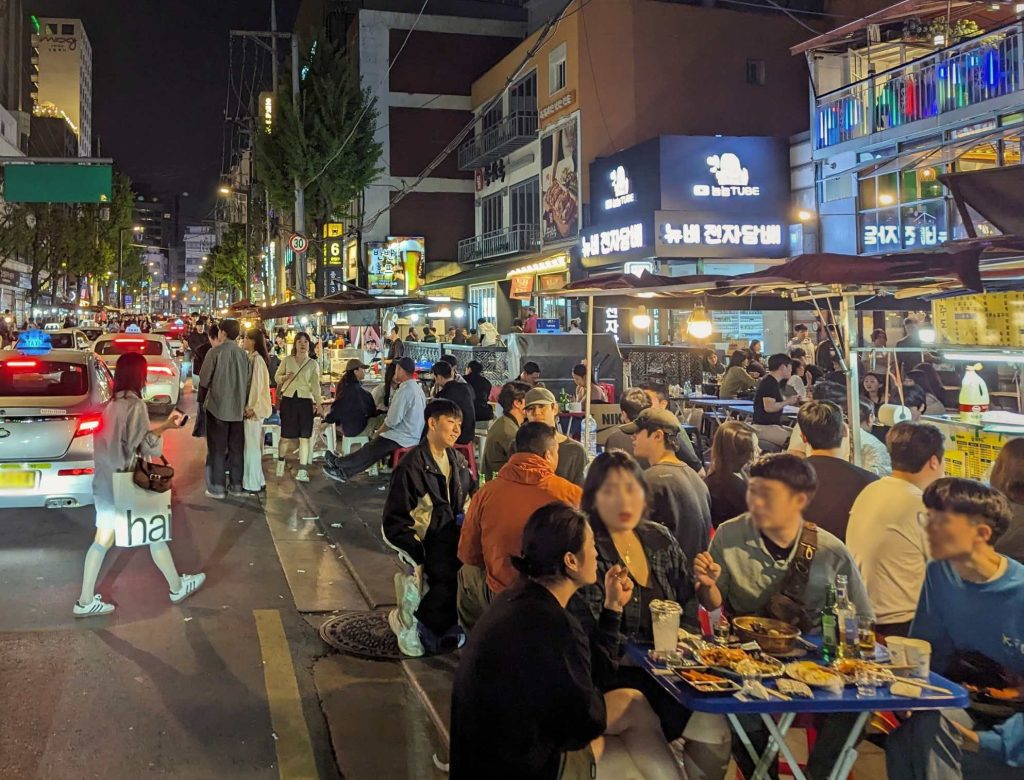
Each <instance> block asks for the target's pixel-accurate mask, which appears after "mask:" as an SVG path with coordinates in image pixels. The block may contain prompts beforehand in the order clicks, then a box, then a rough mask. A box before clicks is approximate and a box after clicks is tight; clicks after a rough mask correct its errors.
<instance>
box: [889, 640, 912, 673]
mask: <svg viewBox="0 0 1024 780" xmlns="http://www.w3.org/2000/svg"><path fill="white" fill-rule="evenodd" d="M906 642H907V640H906V639H904V638H903V637H901V636H890V637H888V638H887V639H886V640H885V646H886V648H888V650H889V657H890V658H891V659H892V665H893V666H907V664H908V661H907V645H906Z"/></svg>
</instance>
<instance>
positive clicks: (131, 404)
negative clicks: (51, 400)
mask: <svg viewBox="0 0 1024 780" xmlns="http://www.w3.org/2000/svg"><path fill="white" fill-rule="evenodd" d="M145 384H146V358H144V357H143V356H142V355H141V354H140V353H138V352H127V353H125V354H123V355H121V357H119V358H118V359H117V366H116V368H115V370H114V397H113V399H112V400H111V401H110V403H109V404H107V405H106V406H105V407H104V409H103V417H102V418H101V420H100V426H99V428H98V429H97V430H96V433H95V434H93V460H94V469H95V470H94V471H93V494H94V499H95V507H96V536H95V538H94V539H93V543H92V545H91V546H90V547H89V550H88V551H87V552H86V554H85V570H84V572H83V573H82V592H81V594H80V595H79V597H78V601H76V602H75V606H74V608H73V609H72V612H73V614H74V616H75V617H79V618H84V617H95V616H98V615H109V614H110V613H111V612H113V611H114V605H113V604H111V603H109V602H106V601H104V600H103V599H102V598H101V597H100V596H99V595H97V593H96V579H97V577H98V576H99V573H100V568H101V567H102V566H103V559H104V557H106V554H107V550H109V549H110V548H111V546H113V544H114V525H115V519H116V517H117V508H116V507H115V506H114V473H115V472H118V471H130V470H132V469H133V468H134V467H135V461H136V459H137V458H140V457H143V458H146V457H156V456H158V455H160V454H161V453H162V452H163V445H164V440H163V434H164V432H165V431H169V430H171V429H172V428H177V427H178V426H179V425H181V422H182V420H183V415H182V413H181V412H179V411H177V410H174V411H172V412H171V413H170V414H169V415H168V416H167V419H166V420H164V421H163V422H162V423H160V425H157V426H155V427H153V428H152V429H151V428H150V427H149V412H148V411H147V410H146V402H145V401H143V400H142V388H143V387H145ZM149 553H150V555H151V556H152V557H153V563H155V564H156V565H157V568H158V569H160V572H161V573H162V574H163V575H164V578H165V579H166V580H167V587H168V589H169V591H170V593H169V597H170V599H171V603H172V604H178V603H180V602H182V601H184V600H185V599H187V598H188V597H189V596H191V595H192V594H193V593H195V592H196V591H197V590H199V588H200V587H202V584H203V582H205V581H206V575H205V574H202V573H200V574H179V573H178V569H177V567H176V566H175V565H174V558H173V557H172V556H171V550H170V548H169V547H168V546H167V542H156V543H155V544H151V545H150V546H149Z"/></svg>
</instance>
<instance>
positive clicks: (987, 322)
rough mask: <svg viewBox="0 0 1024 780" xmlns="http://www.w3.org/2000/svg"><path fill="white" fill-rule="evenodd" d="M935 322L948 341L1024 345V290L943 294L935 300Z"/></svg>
mask: <svg viewBox="0 0 1024 780" xmlns="http://www.w3.org/2000/svg"><path fill="white" fill-rule="evenodd" d="M932 322H934V323H935V328H936V330H937V331H938V333H939V336H940V337H941V341H942V342H944V343H946V344H962V345H977V346H985V347H1024V293H1021V292H1005V293H985V294H983V295H958V296H955V297H952V298H942V299H940V300H936V301H933V302H932Z"/></svg>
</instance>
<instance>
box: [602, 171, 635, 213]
mask: <svg viewBox="0 0 1024 780" xmlns="http://www.w3.org/2000/svg"><path fill="white" fill-rule="evenodd" d="M608 178H609V179H610V180H611V182H612V192H613V193H614V194H615V197H614V198H608V199H607V200H605V202H604V207H605V210H606V211H610V210H612V209H617V208H619V207H621V206H626V205H628V204H630V203H635V202H636V193H635V192H633V191H632V189H631V182H630V181H629V177H628V176H627V175H626V169H625V168H623V167H622V166H621V165H620V166H619V167H618V168H615V169H614V170H613V171H612V172H611V173H609V174H608Z"/></svg>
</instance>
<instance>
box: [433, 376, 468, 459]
mask: <svg viewBox="0 0 1024 780" xmlns="http://www.w3.org/2000/svg"><path fill="white" fill-rule="evenodd" d="M431 373H433V375H434V386H435V387H436V388H437V390H436V392H435V394H434V397H435V398H447V399H448V400H449V401H453V402H455V403H456V404H458V406H459V409H461V410H462V432H461V433H460V434H459V439H458V441H456V442H455V443H456V444H470V443H472V441H473V437H474V436H475V435H476V409H475V398H474V396H473V388H472V387H470V386H469V384H468V383H466V382H458V381H456V379H455V369H454V368H452V366H451V364H450V363H447V362H445V361H443V360H439V361H437V362H436V363H434V367H433V368H432V369H431Z"/></svg>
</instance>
